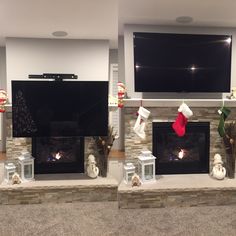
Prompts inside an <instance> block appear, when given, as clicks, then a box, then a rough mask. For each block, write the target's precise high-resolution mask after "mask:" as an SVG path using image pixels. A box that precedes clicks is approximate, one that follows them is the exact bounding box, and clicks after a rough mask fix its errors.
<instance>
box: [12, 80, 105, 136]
mask: <svg viewBox="0 0 236 236" xmlns="http://www.w3.org/2000/svg"><path fill="white" fill-rule="evenodd" d="M12 113H13V117H12V119H13V137H52V136H53V137H67V136H106V135H107V129H108V82H107V81H62V82H55V81H12Z"/></svg>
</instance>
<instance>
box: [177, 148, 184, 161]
mask: <svg viewBox="0 0 236 236" xmlns="http://www.w3.org/2000/svg"><path fill="white" fill-rule="evenodd" d="M183 157H184V149H180V152H179V154H178V158H179V159H183Z"/></svg>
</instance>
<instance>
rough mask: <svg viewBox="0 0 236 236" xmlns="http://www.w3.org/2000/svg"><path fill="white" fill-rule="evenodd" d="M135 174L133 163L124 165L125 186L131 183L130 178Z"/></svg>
mask: <svg viewBox="0 0 236 236" xmlns="http://www.w3.org/2000/svg"><path fill="white" fill-rule="evenodd" d="M134 173H135V166H134V165H133V163H126V164H125V165H124V182H125V183H126V184H128V183H131V179H132V176H133V175H134Z"/></svg>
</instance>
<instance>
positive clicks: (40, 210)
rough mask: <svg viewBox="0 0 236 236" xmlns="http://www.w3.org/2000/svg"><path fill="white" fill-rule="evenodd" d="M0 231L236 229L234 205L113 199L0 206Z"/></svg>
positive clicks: (10, 235) (91, 235) (69, 234)
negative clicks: (122, 205)
mask: <svg viewBox="0 0 236 236" xmlns="http://www.w3.org/2000/svg"><path fill="white" fill-rule="evenodd" d="M0 235H1V236H15V235H17V236H18V235H20V236H26V235H27V236H34V235H43V236H51V235H53V236H54V235H55V236H57V235H60V236H73V235H85V236H87V235H88V236H96V235H101V236H106V235H112V236H118V235H124V236H129V235H134V236H139V235H142V236H152V235H157V236H162V235H163V236H164V235H174V236H185V235H186V236H192V235H193V236H203V235H206V236H211V235H212V236H213V235H214V236H218V235H219V236H222V235H230V236H233V235H236V206H218V207H188V208H161V209H160V208H155V209H154V208H153V209H129V210H126V209H118V207H117V202H99V203H87V202H83V203H61V204H47V205H46V204H39V205H11V206H0Z"/></svg>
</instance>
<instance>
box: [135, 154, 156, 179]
mask: <svg viewBox="0 0 236 236" xmlns="http://www.w3.org/2000/svg"><path fill="white" fill-rule="evenodd" d="M155 160H156V157H154V156H153V155H152V153H151V152H150V151H142V152H141V155H140V156H139V157H138V170H139V176H140V177H141V180H142V182H143V183H145V182H153V181H156V177H155V175H156V174H155V170H156V169H155V168H156V167H155Z"/></svg>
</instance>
